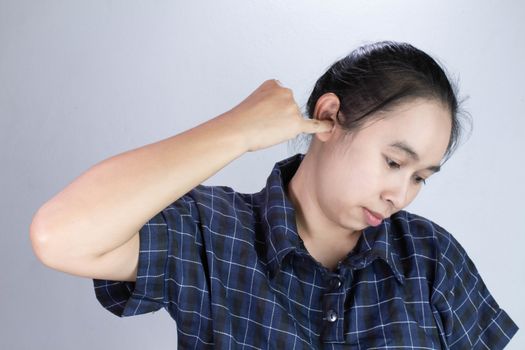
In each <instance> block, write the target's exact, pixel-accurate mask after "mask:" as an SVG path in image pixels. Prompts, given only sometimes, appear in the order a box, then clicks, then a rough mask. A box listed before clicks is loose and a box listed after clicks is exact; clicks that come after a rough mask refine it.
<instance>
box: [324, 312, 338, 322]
mask: <svg viewBox="0 0 525 350" xmlns="http://www.w3.org/2000/svg"><path fill="white" fill-rule="evenodd" d="M326 319H327V320H328V322H335V321H337V312H335V311H334V310H332V309H330V310H328V311H327V312H326Z"/></svg>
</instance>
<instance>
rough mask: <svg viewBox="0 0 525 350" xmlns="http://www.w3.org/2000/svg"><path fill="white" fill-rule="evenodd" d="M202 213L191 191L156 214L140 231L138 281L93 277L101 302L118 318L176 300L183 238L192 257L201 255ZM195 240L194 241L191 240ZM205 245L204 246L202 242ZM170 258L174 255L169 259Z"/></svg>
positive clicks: (96, 292) (153, 309)
mask: <svg viewBox="0 0 525 350" xmlns="http://www.w3.org/2000/svg"><path fill="white" fill-rule="evenodd" d="M199 231H200V229H199V214H198V211H197V210H196V203H195V201H194V199H193V197H192V196H191V192H189V193H187V194H186V195H184V196H182V197H181V198H179V199H178V200H176V201H175V202H173V203H172V204H170V205H169V206H168V207H166V208H165V209H163V210H162V211H161V212H159V213H157V214H156V215H155V216H154V217H152V218H151V219H150V220H149V221H148V222H146V223H145V224H144V225H143V226H142V227H141V229H140V230H139V237H140V248H139V261H138V268H137V278H136V281H135V282H130V281H112V280H102V279H93V285H94V289H95V295H96V298H97V300H98V301H99V302H100V304H101V305H102V306H103V307H104V308H105V309H107V310H108V311H110V312H111V313H113V314H115V315H116V316H119V317H126V316H134V315H140V314H145V313H151V312H155V311H157V310H159V309H160V308H162V307H164V308H167V306H168V304H169V303H170V302H172V301H173V300H177V298H178V295H177V290H175V289H174V285H175V286H176V284H173V283H171V284H170V285H169V286H168V281H170V280H171V281H176V277H175V274H176V273H177V270H176V267H175V264H176V261H175V260H177V259H175V255H176V254H177V253H178V250H179V246H180V245H181V243H182V241H183V240H186V241H187V242H190V243H188V244H187V246H186V247H185V249H186V250H187V253H188V254H189V255H191V256H200V252H199V251H198V250H199V245H198V244H195V243H198V242H196V237H200V235H199V234H198V232H199ZM192 242H193V243H192ZM200 246H202V245H200ZM170 257H171V258H170Z"/></svg>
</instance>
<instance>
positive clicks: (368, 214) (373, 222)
mask: <svg viewBox="0 0 525 350" xmlns="http://www.w3.org/2000/svg"><path fill="white" fill-rule="evenodd" d="M363 211H364V213H365V218H366V221H367V223H368V224H369V225H370V226H378V225H380V224H381V222H382V221H383V219H384V216H383V215H381V214H379V213H376V212H375V211H371V210H370V209H368V208H365V207H363Z"/></svg>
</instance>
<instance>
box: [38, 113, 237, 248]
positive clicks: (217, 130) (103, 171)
mask: <svg viewBox="0 0 525 350" xmlns="http://www.w3.org/2000/svg"><path fill="white" fill-rule="evenodd" d="M232 123H233V119H231V118H229V116H228V112H227V113H224V114H221V115H219V116H218V117H216V118H214V119H211V120H208V121H207V122H205V123H202V124H200V125H198V126H196V127H194V128H192V129H189V130H187V131H184V132H182V133H180V134H178V135H175V136H172V137H169V138H167V139H164V140H161V141H158V142H155V143H152V144H148V145H145V146H142V147H140V148H137V149H133V150H130V151H126V152H124V153H121V154H118V155H116V156H113V157H110V158H108V159H106V160H103V161H102V162H100V163H98V164H95V165H94V166H93V167H91V168H90V169H88V170H87V171H86V172H84V173H83V174H81V175H80V176H79V177H78V178H76V179H75V180H74V181H73V182H71V183H70V184H69V185H68V186H67V187H65V188H64V189H63V190H62V191H61V192H59V193H58V194H57V195H55V196H54V197H53V198H51V199H50V200H49V201H48V202H46V203H45V204H44V205H43V206H42V207H41V208H40V209H39V210H38V212H37V213H36V214H35V217H34V219H33V223H32V224H31V236H32V240H33V241H37V242H38V243H37V244H38V245H39V247H40V249H41V250H42V251H44V252H45V254H46V255H53V254H55V253H56V254H57V255H58V254H60V256H62V257H63V256H64V254H67V255H71V256H72V257H75V258H84V257H97V256H100V255H102V254H104V253H106V252H109V251H112V250H113V249H115V248H117V247H119V246H120V245H122V244H124V243H125V242H127V241H128V240H129V239H131V238H132V236H133V235H135V234H136V233H137V231H138V230H139V229H140V228H141V227H142V226H143V225H144V224H145V223H146V222H147V221H148V220H149V219H150V218H152V217H153V216H154V215H155V214H156V213H158V212H160V211H161V210H162V209H164V208H165V207H167V206H168V205H169V204H170V203H172V202H173V201H175V200H176V199H178V198H180V197H181V196H182V195H184V194H185V193H187V192H188V191H189V190H191V189H192V188H194V187H195V186H197V185H198V184H200V183H202V182H203V181H205V180H206V179H208V178H209V177H211V176H212V175H213V174H215V173H216V172H218V171H219V170H220V169H222V168H223V167H225V166H226V165H227V164H229V163H230V162H231V161H233V160H234V159H236V158H238V157H240V156H241V155H242V154H244V153H245V152H246V150H247V146H246V142H245V137H244V135H243V134H242V130H240V129H237V128H235V125H233V124H232Z"/></svg>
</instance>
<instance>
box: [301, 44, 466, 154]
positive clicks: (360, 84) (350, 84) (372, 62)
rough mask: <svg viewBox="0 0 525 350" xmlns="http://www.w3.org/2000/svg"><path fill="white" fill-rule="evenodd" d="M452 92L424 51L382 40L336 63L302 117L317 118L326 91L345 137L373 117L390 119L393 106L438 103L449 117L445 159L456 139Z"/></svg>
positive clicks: (457, 125)
mask: <svg viewBox="0 0 525 350" xmlns="http://www.w3.org/2000/svg"><path fill="white" fill-rule="evenodd" d="M454 90H455V88H454V87H453V86H452V84H451V83H450V81H449V79H448V78H447V75H446V74H445V72H444V71H443V69H442V68H441V67H440V66H439V65H438V63H436V61H435V60H434V59H433V58H432V57H430V56H429V55H428V54H426V53H425V52H423V51H421V50H419V49H417V48H415V47H414V46H412V45H410V44H407V43H399V42H393V41H382V42H378V43H373V44H369V45H364V46H361V47H359V48H357V49H355V50H354V51H352V52H351V53H350V54H349V55H347V56H346V57H344V58H342V59H340V60H338V61H337V62H335V63H334V64H333V65H332V66H331V67H330V68H329V69H328V70H327V71H326V72H325V73H324V74H323V75H322V76H321V77H320V78H319V79H318V80H317V82H316V83H315V86H314V89H313V91H312V93H311V95H310V97H309V98H308V102H307V106H306V114H307V116H308V117H309V118H315V115H314V114H315V109H316V103H317V102H318V100H319V98H320V97H321V96H322V95H324V94H326V93H333V94H335V95H336V96H337V98H338V100H339V103H340V104H339V108H338V111H337V114H336V118H335V119H334V120H335V122H336V123H337V124H338V125H339V126H340V127H341V128H342V129H343V130H344V131H345V133H344V136H348V135H349V134H351V133H352V132H354V131H357V130H359V128H360V127H362V126H363V125H364V124H365V123H367V122H369V121H371V120H372V119H378V118H381V117H385V116H388V113H384V112H388V111H390V110H392V109H394V108H395V107H396V106H398V105H400V104H402V103H404V102H408V101H411V100H414V99H421V98H423V99H427V100H433V101H436V102H439V103H441V104H442V105H443V108H446V109H447V110H448V112H449V114H450V118H451V123H452V126H451V133H450V140H449V143H448V144H447V151H446V153H445V155H444V160H445V161H446V160H447V159H448V157H449V156H450V155H451V154H452V153H453V151H454V150H455V148H456V146H457V144H458V138H459V136H460V130H461V129H460V123H459V120H458V108H459V105H458V100H457V97H456V92H455V91H454Z"/></svg>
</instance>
